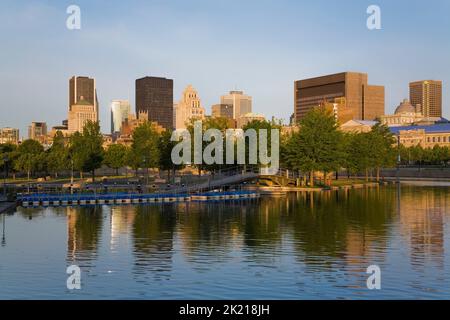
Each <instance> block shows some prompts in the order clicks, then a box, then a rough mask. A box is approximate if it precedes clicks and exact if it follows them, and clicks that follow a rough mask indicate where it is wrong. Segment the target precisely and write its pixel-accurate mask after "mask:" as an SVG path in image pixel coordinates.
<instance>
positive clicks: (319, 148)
mask: <svg viewBox="0 0 450 320" xmlns="http://www.w3.org/2000/svg"><path fill="white" fill-rule="evenodd" d="M285 150H286V155H285V162H286V163H288V164H289V166H290V167H291V168H292V169H294V170H301V171H303V172H309V176H310V185H311V186H313V185H314V172H315V171H322V172H323V173H324V177H326V175H327V173H328V172H331V171H335V170H338V169H339V168H340V166H341V164H342V163H343V158H344V152H343V149H342V133H341V132H340V131H338V128H337V123H336V120H335V118H334V116H333V115H332V114H331V113H330V112H328V111H326V110H325V109H323V108H314V109H312V110H311V111H310V112H308V113H307V114H306V116H305V117H304V118H303V119H302V120H301V121H300V130H299V132H296V133H294V134H292V136H291V137H290V139H289V140H288V142H287V145H286V148H285Z"/></svg>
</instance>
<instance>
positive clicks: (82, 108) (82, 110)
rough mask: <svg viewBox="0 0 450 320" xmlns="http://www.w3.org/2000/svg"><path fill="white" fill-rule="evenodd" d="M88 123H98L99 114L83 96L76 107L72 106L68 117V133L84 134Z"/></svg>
mask: <svg viewBox="0 0 450 320" xmlns="http://www.w3.org/2000/svg"><path fill="white" fill-rule="evenodd" d="M87 121H92V122H97V121H98V113H97V111H96V107H95V106H94V105H93V104H91V103H90V102H88V101H86V100H85V99H84V97H83V96H81V97H80V100H78V102H76V103H75V104H74V105H71V106H70V109H69V115H68V132H69V133H70V134H73V133H75V132H77V131H78V132H82V131H83V128H84V126H85V124H86V123H87Z"/></svg>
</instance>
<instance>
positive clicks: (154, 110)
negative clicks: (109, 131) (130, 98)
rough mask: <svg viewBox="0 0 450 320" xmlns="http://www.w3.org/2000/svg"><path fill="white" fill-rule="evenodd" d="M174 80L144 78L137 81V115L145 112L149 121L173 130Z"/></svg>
mask: <svg viewBox="0 0 450 320" xmlns="http://www.w3.org/2000/svg"><path fill="white" fill-rule="evenodd" d="M173 109H174V108H173V80H172V79H166V78H159V77H144V78H141V79H137V80H136V114H139V112H142V111H145V112H147V113H148V120H150V121H154V122H157V123H158V124H160V125H161V126H163V127H164V128H166V129H172V128H173V122H174V121H173V111H174V110H173Z"/></svg>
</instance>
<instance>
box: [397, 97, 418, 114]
mask: <svg viewBox="0 0 450 320" xmlns="http://www.w3.org/2000/svg"><path fill="white" fill-rule="evenodd" d="M406 112H408V113H415V112H416V108H414V107H413V106H412V104H411V103H410V102H409V101H408V99H404V100H403V102H402V103H400V105H399V106H398V107H397V109H395V114H400V113H406Z"/></svg>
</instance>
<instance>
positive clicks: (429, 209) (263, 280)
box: [0, 185, 450, 299]
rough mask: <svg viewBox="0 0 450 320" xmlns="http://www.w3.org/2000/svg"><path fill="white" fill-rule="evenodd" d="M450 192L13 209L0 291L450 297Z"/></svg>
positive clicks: (7, 220)
mask: <svg viewBox="0 0 450 320" xmlns="http://www.w3.org/2000/svg"><path fill="white" fill-rule="evenodd" d="M449 190H450V189H449V188H448V187H424V186H410V185H404V186H402V187H401V190H400V189H397V187H381V188H375V189H367V190H364V189H361V190H351V191H339V192H325V193H314V194H307V193H291V194H289V196H288V197H286V198H261V199H259V200H243V201H234V202H215V203H196V202H190V203H177V204H163V205H162V204H146V205H121V206H96V207H94V206H92V207H73V208H71V207H67V208H63V207H59V208H26V209H25V208H18V209H17V212H15V213H14V214H13V215H4V216H3V217H1V223H2V226H3V228H4V229H3V233H2V243H1V246H0V298H1V299H17V298H24V299H28V298H34V299H49V298H52V299H94V298H95V299H119V298H121V299H368V298H371V299H450V273H449V272H450V253H449V252H450V250H449V249H450V246H449V241H450V230H449V222H450V214H449V209H450V193H449ZM73 264H75V265H78V266H80V268H81V270H82V274H81V290H68V289H67V287H66V279H67V277H68V275H67V274H66V268H67V266H69V265H73ZM369 265H378V266H379V267H380V268H381V272H382V288H381V290H368V289H367V286H366V280H367V277H368V276H369V275H368V274H366V268H367V267H368V266H369Z"/></svg>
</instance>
